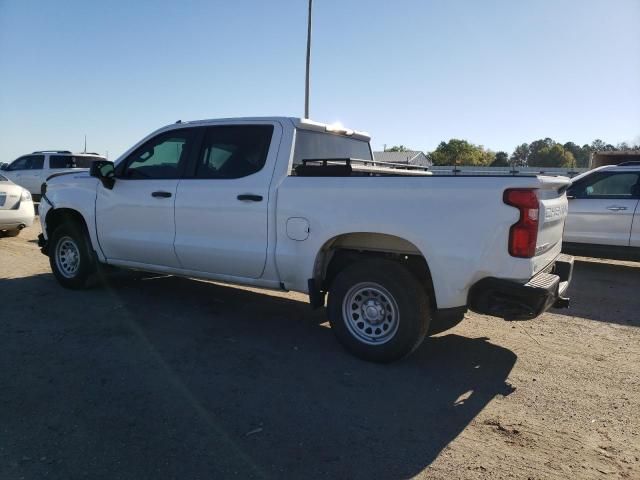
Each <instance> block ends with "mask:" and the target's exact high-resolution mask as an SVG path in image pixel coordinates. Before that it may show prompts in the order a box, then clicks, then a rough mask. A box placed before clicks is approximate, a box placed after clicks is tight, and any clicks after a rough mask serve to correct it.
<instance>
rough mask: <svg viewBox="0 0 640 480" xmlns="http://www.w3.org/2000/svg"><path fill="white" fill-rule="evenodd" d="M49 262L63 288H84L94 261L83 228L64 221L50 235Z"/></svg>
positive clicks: (91, 271) (93, 266)
mask: <svg viewBox="0 0 640 480" xmlns="http://www.w3.org/2000/svg"><path fill="white" fill-rule="evenodd" d="M50 245H51V249H50V251H49V264H50V265H51V271H52V272H53V275H54V276H55V277H56V280H58V282H59V283H60V284H61V285H62V286H63V287H65V288H71V289H81V288H85V287H86V285H87V281H88V279H89V276H90V275H91V274H92V273H93V271H94V270H95V261H94V258H93V255H92V252H91V247H90V244H89V240H88V238H87V235H86V234H85V232H84V229H83V228H82V227H80V226H79V225H78V224H77V223H74V222H66V223H63V224H62V225H60V226H59V227H58V228H56V230H55V231H54V232H53V234H52V235H51V242H50Z"/></svg>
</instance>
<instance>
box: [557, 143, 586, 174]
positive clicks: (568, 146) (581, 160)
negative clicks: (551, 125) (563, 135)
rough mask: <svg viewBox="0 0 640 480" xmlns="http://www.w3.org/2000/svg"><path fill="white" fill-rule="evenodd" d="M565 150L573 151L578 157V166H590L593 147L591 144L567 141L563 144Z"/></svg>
mask: <svg viewBox="0 0 640 480" xmlns="http://www.w3.org/2000/svg"><path fill="white" fill-rule="evenodd" d="M563 147H564V148H565V150H568V151H570V152H571V154H572V155H573V156H574V158H575V159H576V167H578V168H586V167H588V166H589V157H590V155H591V147H590V146H589V145H583V146H582V147H581V146H580V145H576V144H575V143H573V142H567V143H565V144H564V145H563Z"/></svg>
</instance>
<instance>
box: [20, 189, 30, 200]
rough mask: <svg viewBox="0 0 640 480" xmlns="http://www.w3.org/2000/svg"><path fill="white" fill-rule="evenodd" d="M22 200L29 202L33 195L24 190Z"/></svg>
mask: <svg viewBox="0 0 640 480" xmlns="http://www.w3.org/2000/svg"><path fill="white" fill-rule="evenodd" d="M21 200H24V201H27V200H31V194H30V193H29V190H24V189H23V190H22V197H21Z"/></svg>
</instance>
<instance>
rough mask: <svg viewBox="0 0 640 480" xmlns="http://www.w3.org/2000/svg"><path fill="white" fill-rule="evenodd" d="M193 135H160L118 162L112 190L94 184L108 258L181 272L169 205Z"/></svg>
mask: <svg viewBox="0 0 640 480" xmlns="http://www.w3.org/2000/svg"><path fill="white" fill-rule="evenodd" d="M192 137H193V131H192V129H178V130H171V131H169V132H164V133H161V134H159V135H158V136H156V137H154V138H152V139H151V140H149V141H147V142H145V143H144V144H143V145H142V146H141V147H139V148H137V149H136V150H135V151H134V152H133V153H132V154H131V155H129V156H128V157H127V158H126V159H124V160H123V161H122V162H120V163H119V164H118V166H117V167H116V180H115V184H114V186H113V189H111V190H109V189H107V188H104V187H103V186H102V185H101V184H98V187H97V188H98V195H97V199H96V223H97V230H98V241H99V244H100V248H101V249H102V252H103V253H104V255H105V257H107V260H115V261H126V262H135V263H140V264H147V265H157V266H167V267H175V268H180V263H179V262H178V259H177V257H176V254H175V251H174V249H173V240H174V237H175V231H176V230H175V220H174V205H175V200H176V190H177V187H178V181H179V179H180V176H181V175H182V172H183V170H184V167H185V165H186V163H187V158H188V155H189V149H190V147H191V143H192V142H191V139H192Z"/></svg>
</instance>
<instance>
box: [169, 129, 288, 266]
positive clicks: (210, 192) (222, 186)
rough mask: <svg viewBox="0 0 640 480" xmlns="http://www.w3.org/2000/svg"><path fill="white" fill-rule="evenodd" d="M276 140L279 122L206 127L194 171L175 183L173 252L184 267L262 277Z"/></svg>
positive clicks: (278, 137) (265, 255)
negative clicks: (176, 189)
mask: <svg viewBox="0 0 640 480" xmlns="http://www.w3.org/2000/svg"><path fill="white" fill-rule="evenodd" d="M280 137H281V128H280V127H279V125H278V124H269V123H262V124H261V123H259V122H258V123H257V124H251V125H241V124H239V125H225V126H212V127H207V129H206V131H205V132H204V135H203V139H202V146H201V148H200V149H199V152H198V154H197V155H195V156H194V158H195V160H196V161H195V162H194V165H193V167H192V171H191V172H190V175H187V176H185V178H184V179H182V180H180V183H179V185H178V195H177V198H176V240H175V249H176V253H177V255H178V258H179V260H180V263H181V264H182V266H183V268H185V269H188V270H195V271H200V272H206V273H212V274H218V275H231V276H235V277H243V278H259V277H260V276H261V275H262V272H263V270H264V266H265V262H266V258H267V234H268V230H267V222H268V202H269V185H270V183H271V177H272V175H273V167H274V165H275V160H276V156H277V153H278V152H277V147H278V145H279V143H280Z"/></svg>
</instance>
